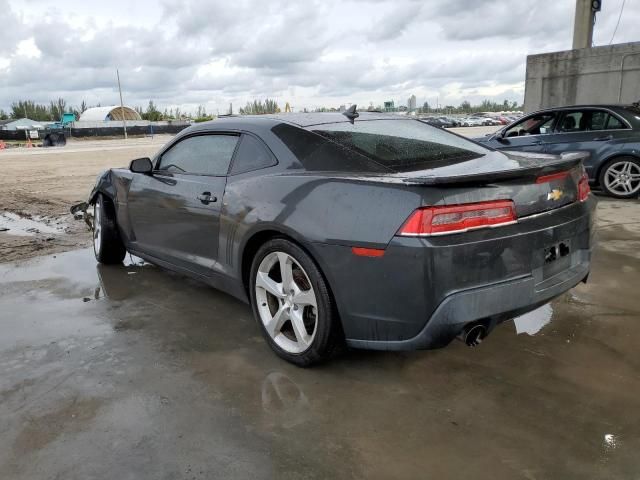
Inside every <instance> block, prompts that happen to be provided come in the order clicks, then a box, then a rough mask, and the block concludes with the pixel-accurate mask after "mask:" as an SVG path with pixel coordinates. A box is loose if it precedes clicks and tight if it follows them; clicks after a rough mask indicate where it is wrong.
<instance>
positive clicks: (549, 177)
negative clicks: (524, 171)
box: [536, 170, 571, 183]
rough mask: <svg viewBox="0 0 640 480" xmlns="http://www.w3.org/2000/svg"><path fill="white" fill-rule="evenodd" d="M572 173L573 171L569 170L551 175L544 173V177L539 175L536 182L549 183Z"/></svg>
mask: <svg viewBox="0 0 640 480" xmlns="http://www.w3.org/2000/svg"><path fill="white" fill-rule="evenodd" d="M570 174H571V171H569V170H567V171H564V172H557V173H552V174H550V175H543V176H542V177H538V178H537V179H536V183H549V182H553V181H554V180H564V179H565V178H567V177H568V176H569V175H570Z"/></svg>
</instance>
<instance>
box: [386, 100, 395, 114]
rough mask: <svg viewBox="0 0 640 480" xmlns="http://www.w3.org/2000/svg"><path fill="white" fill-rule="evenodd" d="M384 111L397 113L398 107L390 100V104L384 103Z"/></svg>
mask: <svg viewBox="0 0 640 480" xmlns="http://www.w3.org/2000/svg"><path fill="white" fill-rule="evenodd" d="M384 111H385V112H395V111H396V106H395V104H394V103H393V100H389V101H388V102H384Z"/></svg>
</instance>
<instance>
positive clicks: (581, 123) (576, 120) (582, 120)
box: [558, 111, 587, 133]
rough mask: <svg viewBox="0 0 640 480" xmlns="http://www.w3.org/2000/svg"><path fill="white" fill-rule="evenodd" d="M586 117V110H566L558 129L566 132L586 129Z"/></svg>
mask: <svg viewBox="0 0 640 480" xmlns="http://www.w3.org/2000/svg"><path fill="white" fill-rule="evenodd" d="M586 118H587V117H586V115H584V112H579V111H578V112H566V113H565V114H564V115H563V117H562V120H561V122H560V125H559V128H558V130H560V131H561V132H566V133H569V132H580V131H583V130H586V129H587V128H586Z"/></svg>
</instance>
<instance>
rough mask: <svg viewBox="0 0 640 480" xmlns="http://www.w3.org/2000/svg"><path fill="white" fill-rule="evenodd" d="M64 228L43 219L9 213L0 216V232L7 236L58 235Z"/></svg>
mask: <svg viewBox="0 0 640 480" xmlns="http://www.w3.org/2000/svg"><path fill="white" fill-rule="evenodd" d="M63 231H64V228H63V226H62V225H60V224H49V223H47V222H46V220H45V219H44V218H41V217H33V218H24V217H21V216H20V215H16V214H15V213H11V212H4V213H2V214H0V232H2V233H8V234H9V235H19V236H24V237H32V236H35V235H38V234H39V233H50V234H60V233H63Z"/></svg>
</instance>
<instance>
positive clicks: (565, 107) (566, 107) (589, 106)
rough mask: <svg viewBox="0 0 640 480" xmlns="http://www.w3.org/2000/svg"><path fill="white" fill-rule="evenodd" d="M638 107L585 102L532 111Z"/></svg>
mask: <svg viewBox="0 0 640 480" xmlns="http://www.w3.org/2000/svg"><path fill="white" fill-rule="evenodd" d="M634 107H635V108H637V105H632V104H617V103H603V104H584V105H566V106H564V107H549V108H542V109H540V110H537V111H535V112H531V113H541V112H550V111H560V110H579V109H581V108H605V109H609V110H621V109H622V110H624V109H628V108H634Z"/></svg>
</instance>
